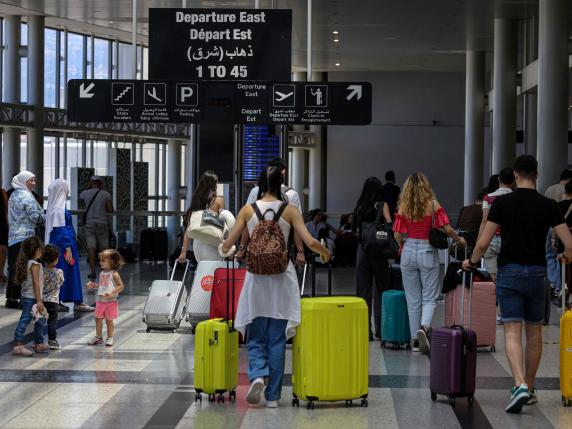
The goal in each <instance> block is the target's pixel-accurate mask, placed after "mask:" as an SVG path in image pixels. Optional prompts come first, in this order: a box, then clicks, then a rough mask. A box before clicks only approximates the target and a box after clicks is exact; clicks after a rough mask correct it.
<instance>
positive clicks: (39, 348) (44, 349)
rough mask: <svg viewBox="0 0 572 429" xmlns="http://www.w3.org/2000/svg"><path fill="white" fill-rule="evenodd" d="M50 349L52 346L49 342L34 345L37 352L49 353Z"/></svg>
mask: <svg viewBox="0 0 572 429" xmlns="http://www.w3.org/2000/svg"><path fill="white" fill-rule="evenodd" d="M49 350H50V347H49V346H48V345H47V344H44V343H42V344H36V345H35V346H34V351H35V352H36V353H48V351H49Z"/></svg>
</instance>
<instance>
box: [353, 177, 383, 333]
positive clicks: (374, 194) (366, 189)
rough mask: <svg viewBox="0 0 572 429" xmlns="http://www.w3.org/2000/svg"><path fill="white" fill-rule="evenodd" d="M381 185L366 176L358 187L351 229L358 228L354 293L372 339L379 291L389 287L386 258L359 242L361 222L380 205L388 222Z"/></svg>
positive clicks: (377, 329) (377, 319)
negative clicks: (365, 311) (361, 301)
mask: <svg viewBox="0 0 572 429" xmlns="http://www.w3.org/2000/svg"><path fill="white" fill-rule="evenodd" d="M382 193H383V189H382V185H381V181H380V180H379V179H378V178H377V177H369V178H368V179H367V180H366V181H365V183H364V185H363V189H362V191H361V195H360V197H359V199H358V201H357V204H356V208H355V209H354V223H353V228H354V231H356V230H357V231H358V238H359V245H358V252H357V260H356V295H357V296H359V297H360V298H363V299H364V300H365V302H366V303H367V307H368V310H369V319H368V320H369V323H370V327H369V340H370V341H373V332H375V336H376V337H377V338H381V294H382V293H383V292H384V291H385V290H387V289H389V262H388V261H387V259H379V258H375V257H372V256H371V255H367V254H366V253H365V251H364V250H363V246H362V245H361V229H362V223H363V222H373V221H374V220H375V217H376V215H377V211H378V209H379V208H380V206H382V211H383V217H382V218H383V219H385V222H387V223H391V216H390V214H389V207H388V205H387V203H385V202H384V201H383V198H382ZM374 280H375V292H374V293H373V313H374V320H375V327H374V329H373V331H372V329H371V307H372V289H373V287H372V286H373V281H374Z"/></svg>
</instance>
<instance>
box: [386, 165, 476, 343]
mask: <svg viewBox="0 0 572 429" xmlns="http://www.w3.org/2000/svg"><path fill="white" fill-rule="evenodd" d="M433 228H436V229H439V230H442V231H443V232H444V233H445V234H447V235H448V236H449V237H451V238H452V239H453V240H454V241H455V242H456V243H457V244H458V245H460V246H465V245H466V241H465V239H464V238H462V237H460V236H459V235H458V234H457V232H456V231H455V230H454V229H453V228H452V227H451V225H450V224H449V218H448V216H447V213H445V209H444V208H443V207H441V205H440V204H439V202H438V201H437V199H436V197H435V193H434V192H433V189H431V185H430V183H429V180H428V179H427V177H425V175H423V174H422V173H414V174H412V175H411V176H409V177H408V178H407V180H406V181H405V184H404V185H403V191H402V193H401V196H400V198H399V206H398V211H397V214H396V216H395V223H394V224H393V230H394V231H395V239H396V240H397V242H398V243H399V244H400V246H401V247H402V252H401V274H402V277H403V288H404V290H405V297H406V300H407V311H408V313H409V327H410V330H411V338H412V342H413V344H412V348H413V350H414V351H421V352H423V353H425V354H428V353H429V347H430V345H429V337H430V334H431V322H432V320H433V314H434V312H435V308H436V307H437V299H438V297H439V289H440V288H439V270H440V263H439V255H438V252H437V249H436V248H435V247H433V246H432V244H431V243H430V240H429V238H430V233H431V230H432V229H433ZM405 234H406V237H405Z"/></svg>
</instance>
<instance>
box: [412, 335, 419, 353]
mask: <svg viewBox="0 0 572 429" xmlns="http://www.w3.org/2000/svg"><path fill="white" fill-rule="evenodd" d="M411 350H412V351H414V352H418V351H419V340H418V339H417V338H415V339H414V340H413V344H412V345H411Z"/></svg>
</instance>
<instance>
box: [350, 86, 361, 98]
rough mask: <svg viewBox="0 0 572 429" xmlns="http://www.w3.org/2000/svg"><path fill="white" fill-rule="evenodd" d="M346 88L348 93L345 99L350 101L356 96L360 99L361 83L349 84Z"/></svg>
mask: <svg viewBox="0 0 572 429" xmlns="http://www.w3.org/2000/svg"><path fill="white" fill-rule="evenodd" d="M347 90H348V91H350V93H349V94H348V96H347V97H346V100H348V101H350V100H351V99H352V98H354V97H356V99H357V100H361V85H350V86H348V88H347Z"/></svg>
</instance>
